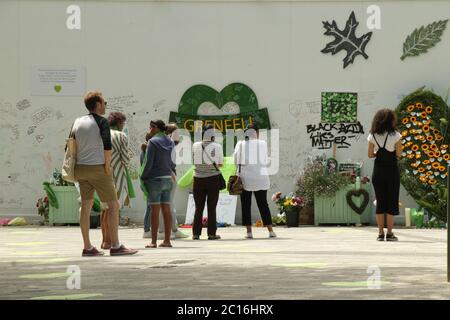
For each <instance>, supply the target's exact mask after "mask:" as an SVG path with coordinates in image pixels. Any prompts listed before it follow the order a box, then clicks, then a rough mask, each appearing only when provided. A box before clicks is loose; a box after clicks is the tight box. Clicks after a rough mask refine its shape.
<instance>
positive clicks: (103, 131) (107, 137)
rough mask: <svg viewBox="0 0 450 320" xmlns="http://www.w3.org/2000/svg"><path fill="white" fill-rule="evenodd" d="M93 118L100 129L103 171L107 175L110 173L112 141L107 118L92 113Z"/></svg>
mask: <svg viewBox="0 0 450 320" xmlns="http://www.w3.org/2000/svg"><path fill="white" fill-rule="evenodd" d="M94 119H95V121H96V122H97V125H98V127H99V129H100V136H101V138H102V141H103V153H104V156H105V165H104V166H105V172H106V174H107V175H108V176H110V175H112V168H111V155H112V143H111V131H110V128H109V123H108V120H106V119H105V118H103V117H100V116H99V115H96V114H94Z"/></svg>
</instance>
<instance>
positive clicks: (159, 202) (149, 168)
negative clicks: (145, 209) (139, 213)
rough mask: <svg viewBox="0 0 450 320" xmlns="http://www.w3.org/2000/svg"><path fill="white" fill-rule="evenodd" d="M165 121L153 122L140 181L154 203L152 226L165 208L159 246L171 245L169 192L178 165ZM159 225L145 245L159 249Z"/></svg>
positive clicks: (153, 229) (148, 197)
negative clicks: (162, 231)
mask: <svg viewBox="0 0 450 320" xmlns="http://www.w3.org/2000/svg"><path fill="white" fill-rule="evenodd" d="M166 129H167V128H166V124H165V123H164V122H163V121H162V120H157V121H151V122H150V133H151V134H152V138H151V139H150V140H149V141H148V145H147V150H146V153H145V156H144V159H143V163H142V168H141V181H142V182H143V184H144V186H143V187H144V189H145V191H146V193H147V199H148V204H147V205H150V206H151V215H152V218H151V219H152V226H157V225H158V224H159V213H160V211H161V209H162V213H163V218H164V241H163V242H162V243H161V244H160V245H159V246H160V247H172V245H171V243H170V233H171V228H172V216H171V213H170V193H171V191H172V188H173V181H174V179H175V174H174V168H175V164H174V163H173V161H172V150H173V149H174V146H175V145H174V143H173V141H172V140H171V139H170V138H169V137H168V136H167V135H166V134H165V131H166ZM157 236H158V228H152V241H151V243H150V244H148V245H147V246H146V248H156V247H157V245H156V240H157Z"/></svg>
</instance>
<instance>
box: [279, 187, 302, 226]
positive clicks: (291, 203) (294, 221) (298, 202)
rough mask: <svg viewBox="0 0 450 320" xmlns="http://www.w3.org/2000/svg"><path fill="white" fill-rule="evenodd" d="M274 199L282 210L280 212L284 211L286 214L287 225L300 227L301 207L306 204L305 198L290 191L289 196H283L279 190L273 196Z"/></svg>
mask: <svg viewBox="0 0 450 320" xmlns="http://www.w3.org/2000/svg"><path fill="white" fill-rule="evenodd" d="M272 201H274V202H275V203H276V204H277V205H278V208H279V210H280V213H284V214H285V216H286V226H287V227H298V225H299V214H300V210H301V208H303V207H304V205H305V199H304V198H303V197H300V196H296V195H294V194H293V193H290V194H289V195H287V196H283V195H282V193H281V192H277V193H275V194H274V195H273V196H272Z"/></svg>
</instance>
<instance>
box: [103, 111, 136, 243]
mask: <svg viewBox="0 0 450 320" xmlns="http://www.w3.org/2000/svg"><path fill="white" fill-rule="evenodd" d="M125 121H126V116H125V115H124V114H123V113H122V112H111V114H110V115H109V117H108V122H109V126H110V129H111V143H112V155H111V167H112V170H113V178H114V185H115V186H116V191H117V199H118V200H119V202H120V207H124V206H128V207H131V202H130V198H131V197H130V190H128V182H127V166H128V165H129V164H130V149H129V148H128V137H127V136H126V135H125V133H123V132H122V130H123V128H124V127H125ZM101 225H102V234H103V243H102V249H108V247H110V245H111V244H110V243H111V241H110V237H109V231H108V230H109V229H108V213H107V212H102V217H101Z"/></svg>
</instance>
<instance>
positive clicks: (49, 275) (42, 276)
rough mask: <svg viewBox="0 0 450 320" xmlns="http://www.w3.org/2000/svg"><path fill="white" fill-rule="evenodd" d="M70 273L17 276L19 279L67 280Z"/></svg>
mask: <svg viewBox="0 0 450 320" xmlns="http://www.w3.org/2000/svg"><path fill="white" fill-rule="evenodd" d="M70 275H71V274H70V273H66V272H55V273H35V274H24V275H21V276H19V278H21V279H57V278H67V277H68V276H70Z"/></svg>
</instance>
